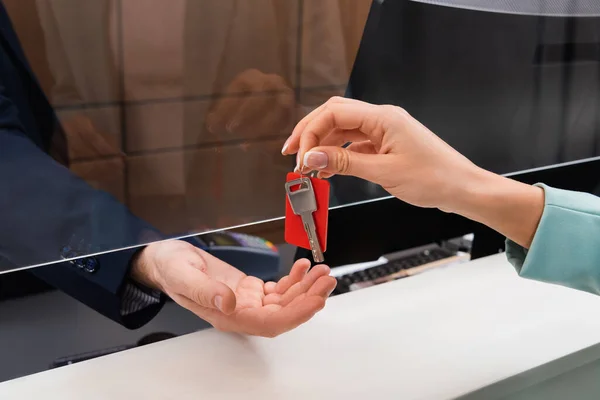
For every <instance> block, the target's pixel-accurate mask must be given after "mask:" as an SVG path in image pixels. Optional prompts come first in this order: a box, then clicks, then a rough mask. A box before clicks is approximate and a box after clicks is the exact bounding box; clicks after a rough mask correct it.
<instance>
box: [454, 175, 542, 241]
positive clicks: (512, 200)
mask: <svg viewBox="0 0 600 400" xmlns="http://www.w3.org/2000/svg"><path fill="white" fill-rule="evenodd" d="M447 208H448V211H451V212H453V213H456V214H459V215H462V216H464V217H466V218H469V219H471V220H474V221H477V222H480V223H482V224H484V225H487V226H489V227H490V228H492V229H494V230H496V231H497V232H499V233H501V234H502V235H504V236H506V237H507V238H509V239H511V240H512V241H513V242H515V243H517V244H519V245H521V246H523V247H525V248H529V247H530V246H531V242H532V241H533V237H534V235H535V232H536V230H537V227H538V225H539V222H540V219H541V217H542V213H543V211H544V190H543V189H542V188H540V187H537V186H531V185H526V184H524V183H520V182H517V181H514V180H512V179H508V178H505V177H502V176H499V175H496V174H493V173H491V172H488V171H484V170H477V171H475V172H473V175H472V176H471V177H470V178H468V179H466V181H465V184H464V185H462V186H461V188H460V189H458V190H457V193H456V195H455V196H453V199H452V201H451V202H450V206H449V207H447Z"/></svg>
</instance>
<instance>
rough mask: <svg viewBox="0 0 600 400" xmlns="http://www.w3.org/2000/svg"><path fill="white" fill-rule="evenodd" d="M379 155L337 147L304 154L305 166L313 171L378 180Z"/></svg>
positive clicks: (313, 150)
mask: <svg viewBox="0 0 600 400" xmlns="http://www.w3.org/2000/svg"><path fill="white" fill-rule="evenodd" d="M376 157H377V155H374V154H363V153H356V152H353V151H351V150H348V149H345V148H342V147H337V146H323V147H315V148H313V149H311V150H310V151H308V152H306V153H305V154H304V159H303V165H304V167H306V168H307V169H310V170H313V171H319V172H324V173H327V174H334V175H351V176H355V177H358V178H362V179H366V180H368V181H374V180H376V170H377V167H376V161H377V159H376Z"/></svg>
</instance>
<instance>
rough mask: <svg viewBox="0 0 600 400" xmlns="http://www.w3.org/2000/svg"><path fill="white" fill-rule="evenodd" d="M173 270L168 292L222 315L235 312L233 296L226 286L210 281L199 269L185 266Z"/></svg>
mask: <svg viewBox="0 0 600 400" xmlns="http://www.w3.org/2000/svg"><path fill="white" fill-rule="evenodd" d="M174 268H175V271H173V274H172V275H171V279H170V281H169V286H170V288H169V291H172V292H175V293H177V294H178V295H180V296H183V297H186V298H187V299H189V300H191V301H193V302H194V303H195V304H197V305H199V306H202V307H205V308H213V309H217V310H219V311H221V312H222V313H224V314H231V313H232V312H233V311H234V310H235V306H236V299H235V294H234V293H233V291H232V290H231V289H230V288H229V287H228V286H227V285H225V284H224V283H222V282H219V281H217V280H214V279H211V278H210V277H209V276H208V275H206V274H205V273H204V272H202V271H201V270H200V269H196V268H189V267H187V266H184V267H181V266H180V267H179V268H178V267H174Z"/></svg>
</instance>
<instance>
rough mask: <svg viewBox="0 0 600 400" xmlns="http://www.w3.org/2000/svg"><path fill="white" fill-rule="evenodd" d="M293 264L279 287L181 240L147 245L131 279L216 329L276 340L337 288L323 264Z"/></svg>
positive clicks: (297, 324) (299, 323)
mask: <svg viewBox="0 0 600 400" xmlns="http://www.w3.org/2000/svg"><path fill="white" fill-rule="evenodd" d="M309 268H310V262H309V261H308V260H300V261H298V262H296V263H295V264H294V266H293V268H292V270H291V272H290V275H288V276H286V277H284V278H282V279H281V280H280V281H279V282H278V283H275V282H268V283H266V284H265V283H264V282H263V281H261V280H260V279H258V278H254V277H251V276H247V275H246V274H244V273H243V272H241V271H239V270H237V269H236V268H234V267H232V266H231V265H228V264H226V263H224V262H222V261H221V260H219V259H217V258H215V257H213V256H211V255H210V254H208V253H206V252H204V251H202V250H200V249H198V248H197V247H194V246H192V245H191V244H189V243H186V242H182V241H167V242H159V243H154V244H151V245H150V246H148V247H146V248H145V249H144V250H143V251H142V252H141V253H140V255H139V257H138V258H137V260H136V261H135V262H134V265H133V268H132V277H133V278H134V279H135V280H137V281H138V282H140V283H141V284H144V285H146V286H148V287H151V288H154V289H158V290H161V291H162V292H164V293H165V294H167V295H168V296H169V297H171V298H172V299H173V300H174V301H175V302H177V303H178V304H179V305H181V306H183V307H185V308H187V309H188V310H190V311H192V312H193V313H194V314H196V315H197V316H199V317H200V318H202V319H204V320H205V321H207V322H209V323H210V324H212V325H213V326H214V327H215V328H216V329H218V330H221V331H228V332H237V333H244V334H248V335H254V336H265V337H275V336H278V335H280V334H282V333H284V332H287V331H289V330H291V329H293V328H295V327H297V326H299V325H301V324H303V323H305V322H307V321H308V320H310V319H311V318H312V317H313V316H314V315H315V314H316V313H317V312H318V311H320V310H321V309H322V308H323V307H324V306H325V301H326V299H327V297H329V295H330V294H331V292H332V291H333V289H334V288H335V285H336V280H335V278H333V277H331V276H329V272H330V270H329V268H328V267H327V266H325V265H319V266H316V267H314V268H313V269H312V270H310V272H308V270H309Z"/></svg>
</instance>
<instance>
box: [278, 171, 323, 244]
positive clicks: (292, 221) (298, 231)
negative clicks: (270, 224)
mask: <svg viewBox="0 0 600 400" xmlns="http://www.w3.org/2000/svg"><path fill="white" fill-rule="evenodd" d="M299 178H301V176H300V174H296V173H294V172H290V173H289V174H288V175H287V178H286V182H291V181H293V180H296V179H299ZM310 181H311V183H312V187H313V191H314V193H315V199H316V201H317V211H315V212H314V213H313V219H314V221H315V226H316V229H317V237H318V239H319V245H320V246H321V251H323V253H324V252H325V251H326V250H327V223H328V219H329V181H326V180H324V179H318V178H310ZM293 190H294V188H292V191H293ZM285 241H286V242H287V243H289V244H291V245H293V246H297V247H301V248H303V249H307V250H310V243H309V241H308V235H307V234H306V231H305V230H304V224H303V223H302V217H300V216H299V215H296V214H294V211H293V210H292V205H291V204H290V199H289V198H288V196H287V195H286V196H285Z"/></svg>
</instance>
